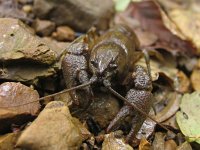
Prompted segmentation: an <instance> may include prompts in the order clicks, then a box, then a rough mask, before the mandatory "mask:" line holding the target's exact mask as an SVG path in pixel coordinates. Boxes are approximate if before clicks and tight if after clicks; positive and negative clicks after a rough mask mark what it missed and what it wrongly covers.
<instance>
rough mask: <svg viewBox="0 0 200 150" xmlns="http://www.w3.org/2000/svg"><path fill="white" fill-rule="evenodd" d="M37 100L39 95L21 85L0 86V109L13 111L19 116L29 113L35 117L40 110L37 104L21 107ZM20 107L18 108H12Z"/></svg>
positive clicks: (10, 83) (8, 84)
mask: <svg viewBox="0 0 200 150" xmlns="http://www.w3.org/2000/svg"><path fill="white" fill-rule="evenodd" d="M37 99H39V94H38V92H37V91H36V90H34V89H32V88H30V87H27V86H25V85H23V84H21V83H15V82H5V83H3V84H1V85H0V109H1V107H8V108H6V109H8V110H12V111H15V112H17V113H19V114H23V113H29V114H32V115H36V113H37V112H38V111H39V109H40V104H39V102H34V103H30V104H28V105H22V104H24V103H28V102H32V101H35V100H37ZM16 105H22V106H19V107H12V106H16Z"/></svg>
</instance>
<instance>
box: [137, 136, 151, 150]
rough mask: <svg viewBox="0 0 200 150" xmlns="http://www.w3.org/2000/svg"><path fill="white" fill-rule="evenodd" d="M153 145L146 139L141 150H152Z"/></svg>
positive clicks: (141, 145) (143, 140)
mask: <svg viewBox="0 0 200 150" xmlns="http://www.w3.org/2000/svg"><path fill="white" fill-rule="evenodd" d="M150 147H151V144H150V143H149V142H148V141H147V140H146V139H144V138H142V139H141V141H140V145H139V150H150Z"/></svg>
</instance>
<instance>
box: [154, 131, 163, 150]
mask: <svg viewBox="0 0 200 150" xmlns="http://www.w3.org/2000/svg"><path fill="white" fill-rule="evenodd" d="M164 136H165V135H164V133H161V132H157V133H156V134H155V138H154V141H153V145H152V147H153V150H163V149H164V142H165V141H164Z"/></svg>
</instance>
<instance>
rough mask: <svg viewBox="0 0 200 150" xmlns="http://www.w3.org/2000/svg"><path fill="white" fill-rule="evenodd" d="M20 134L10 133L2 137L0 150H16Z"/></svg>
mask: <svg viewBox="0 0 200 150" xmlns="http://www.w3.org/2000/svg"><path fill="white" fill-rule="evenodd" d="M19 135H20V133H19V132H18V133H8V134H6V135H1V136H0V149H1V150H15V144H16V142H17V138H18V137H19Z"/></svg>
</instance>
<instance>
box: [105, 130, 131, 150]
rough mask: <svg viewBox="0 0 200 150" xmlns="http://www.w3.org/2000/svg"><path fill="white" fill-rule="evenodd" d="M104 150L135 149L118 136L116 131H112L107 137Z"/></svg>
mask: <svg viewBox="0 0 200 150" xmlns="http://www.w3.org/2000/svg"><path fill="white" fill-rule="evenodd" d="M102 150H133V148H132V147H131V146H130V145H128V144H125V142H124V140H123V139H122V138H116V137H115V133H110V134H108V135H106V137H105V140H104V142H103V145H102Z"/></svg>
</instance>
